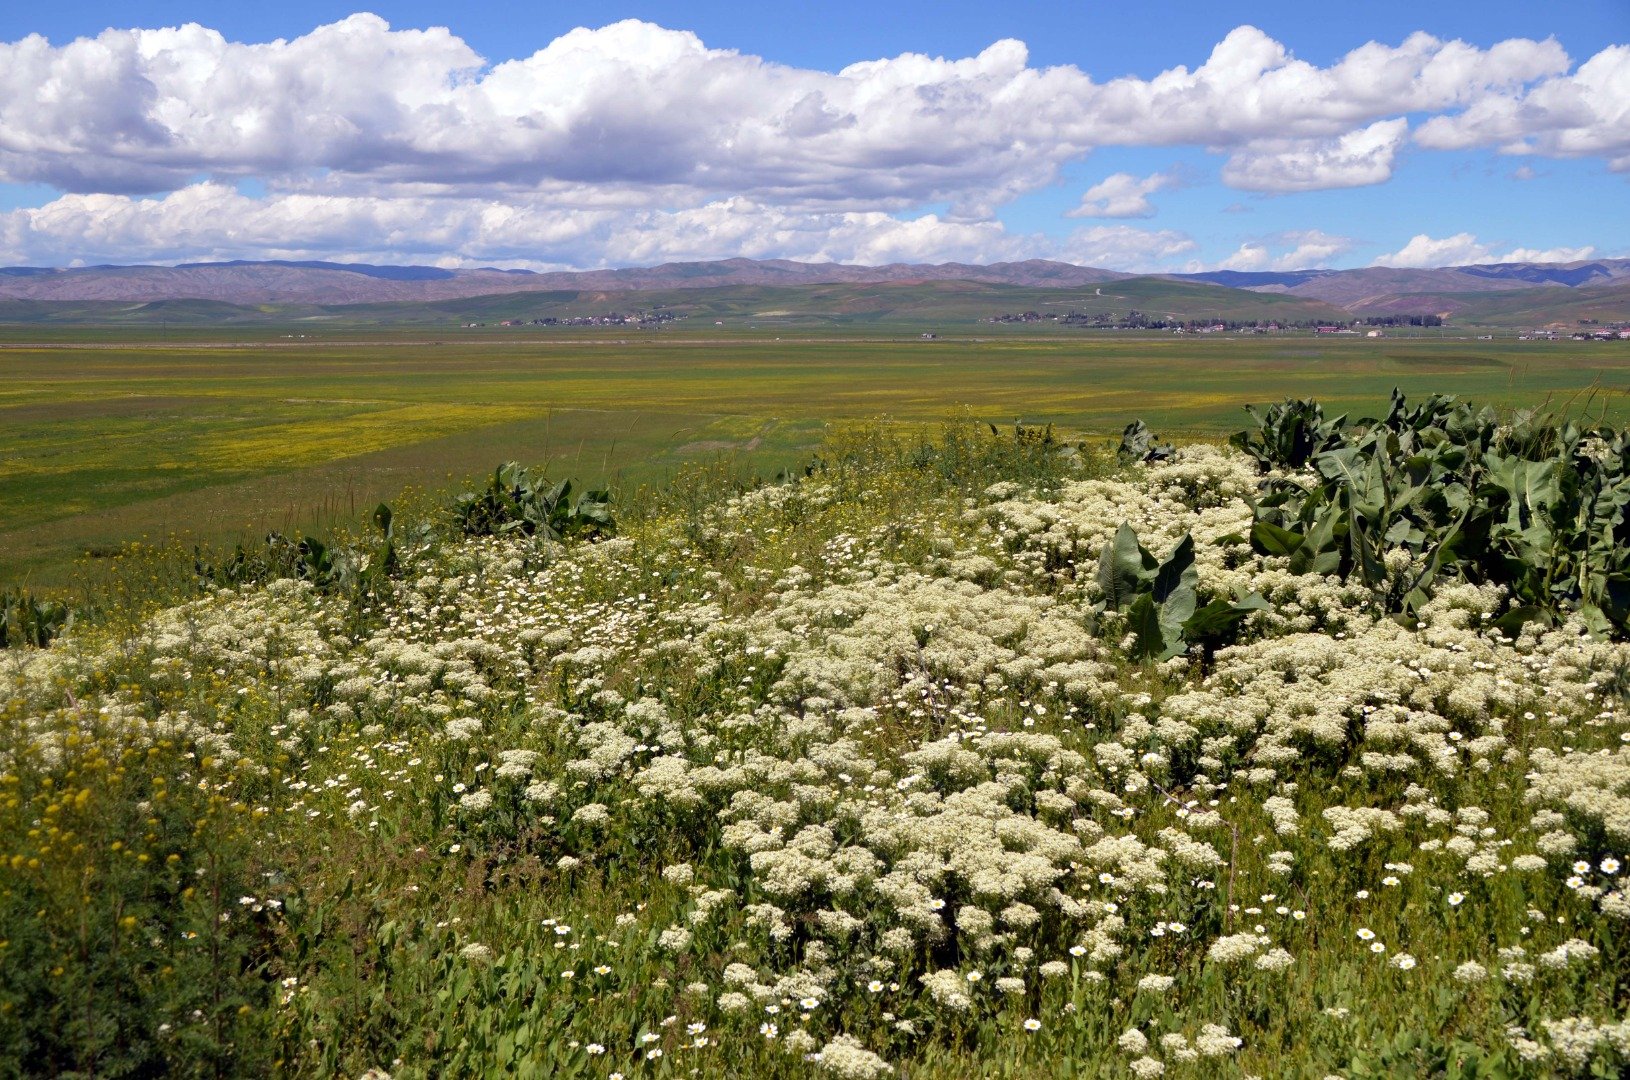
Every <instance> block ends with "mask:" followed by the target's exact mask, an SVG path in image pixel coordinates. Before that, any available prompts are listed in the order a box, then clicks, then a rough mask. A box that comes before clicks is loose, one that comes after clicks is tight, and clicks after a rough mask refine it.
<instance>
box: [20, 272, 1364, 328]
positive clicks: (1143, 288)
mask: <svg viewBox="0 0 1630 1080" xmlns="http://www.w3.org/2000/svg"><path fill="white" fill-rule="evenodd" d="M1134 309H1135V310H1138V311H1142V312H1144V313H1146V314H1149V315H1153V316H1158V317H1162V318H1169V319H1176V320H1189V319H1199V320H1205V319H1231V320H1242V321H1250V320H1257V319H1279V320H1283V321H1303V320H1333V319H1339V318H1341V317H1342V313H1341V311H1340V310H1339V309H1337V308H1334V307H1331V306H1330V305H1328V304H1325V303H1322V302H1319V301H1313V300H1306V299H1302V298H1299V297H1287V296H1280V295H1275V294H1272V293H1254V292H1247V291H1245V290H1241V289H1230V288H1226V287H1224V286H1221V285H1212V284H1208V283H1203V282H1193V281H1173V280H1170V279H1167V278H1153V277H1142V278H1127V279H1125V280H1121V281H1115V282H1110V283H1105V284H1103V285H1101V286H1084V287H1079V288H1069V289H1049V288H1036V287H1029V286H1016V285H995V284H987V283H982V282H968V281H932V282H889V283H884V284H852V283H845V284H832V285H801V286H731V287H726V288H717V289H663V290H643V291H618V292H609V291H599V290H573V291H555V292H532V293H508V294H500V295H493V296H476V297H468V298H462V299H455V300H436V301H407V302H390V303H371V304H344V305H314V304H260V305H235V304H227V303H223V302H220V301H214V300H163V301H156V302H151V303H127V302H116V301H46V300H16V301H5V302H0V323H12V324H52V325H67V324H87V325H111V326H138V325H139V326H155V325H160V324H168V325H174V326H198V325H222V326H233V325H237V326H255V325H258V326H268V325H285V326H290V325H301V324H308V325H310V324H317V325H330V326H402V327H426V328H429V327H436V326H448V327H453V326H457V325H459V324H462V323H470V322H480V323H489V324H490V323H495V322H501V321H504V320H509V319H521V320H526V321H531V320H533V319H547V318H555V319H570V318H582V317H593V316H601V315H607V314H613V313H620V314H625V315H626V314H631V313H634V312H640V311H643V312H648V313H649V312H658V311H660V312H667V313H671V314H673V315H676V316H683V317H684V318H685V319H686V320H687V322H688V323H689V324H690V325H691V326H693V327H694V326H696V325H697V324H698V323H701V324H703V325H706V324H707V323H711V322H724V323H726V324H727V325H736V326H740V325H743V324H753V325H757V326H760V327H774V326H788V327H804V328H818V327H840V326H855V327H867V326H877V327H884V326H890V325H893V326H901V327H912V328H921V329H932V328H935V327H942V326H943V327H948V328H949V327H954V326H961V327H972V326H975V325H978V324H979V323H980V322H981V321H982V320H985V319H988V318H990V317H991V316H996V315H1002V314H1016V313H1021V312H1025V311H1035V312H1038V313H1040V314H1043V315H1048V314H1056V315H1061V316H1062V315H1069V314H1072V313H1079V314H1085V315H1097V314H1115V315H1122V316H1124V315H1125V314H1127V313H1128V312H1129V311H1131V310H1134ZM1028 325H1031V326H1037V325H1040V326H1043V327H1046V326H1051V325H1052V324H1051V323H1042V324H1028Z"/></svg>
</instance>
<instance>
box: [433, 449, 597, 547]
mask: <svg viewBox="0 0 1630 1080" xmlns="http://www.w3.org/2000/svg"><path fill="white" fill-rule="evenodd" d="M452 511H453V520H454V522H455V523H456V524H457V526H458V529H459V531H460V532H462V533H463V534H464V535H465V536H504V535H508V534H510V533H519V534H521V535H524V536H543V537H547V538H548V539H551V540H565V539H569V538H575V537H583V538H592V537H601V536H615V535H617V522H616V519H614V518H613V517H612V516H611V495H610V493H609V492H606V491H603V490H595V491H585V492H583V493H582V494H581V495H579V496H577V498H575V499H574V498H572V482H571V481H570V480H562V481H560V482H558V483H551V482H550V481H549V479H548V478H547V477H545V476H543V475H542V474H541V473H534V472H532V471H530V470H528V469H526V468H524V467H522V466H520V465H518V464H516V463H515V462H513V461H509V462H505V463H504V464H502V465H500V466H498V468H497V469H495V470H494V471H493V474H492V479H491V480H489V481H488V482H487V486H486V487H485V488H484V489H482V490H481V491H466V492H465V493H463V494H462V495H460V496H458V497H457V498H456V499H454V500H453V507H452Z"/></svg>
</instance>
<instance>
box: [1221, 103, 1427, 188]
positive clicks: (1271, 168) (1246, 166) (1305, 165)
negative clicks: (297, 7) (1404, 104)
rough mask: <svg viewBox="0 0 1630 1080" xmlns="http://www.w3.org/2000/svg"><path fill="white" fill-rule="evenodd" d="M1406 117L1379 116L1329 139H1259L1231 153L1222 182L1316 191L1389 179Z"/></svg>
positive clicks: (1405, 129)
mask: <svg viewBox="0 0 1630 1080" xmlns="http://www.w3.org/2000/svg"><path fill="white" fill-rule="evenodd" d="M1408 137H1409V121H1407V120H1401V119H1400V120H1378V121H1376V122H1375V123H1373V124H1371V125H1370V126H1369V127H1365V128H1360V129H1359V130H1357V131H1349V132H1348V133H1346V134H1345V135H1341V136H1338V137H1336V138H1333V139H1260V140H1257V141H1255V142H1252V143H1247V144H1246V145H1245V146H1244V147H1243V148H1242V149H1240V150H1238V151H1236V152H1235V153H1234V155H1233V156H1232V157H1230V158H1229V159H1228V163H1227V164H1226V165H1224V166H1223V171H1222V176H1223V180H1224V181H1226V182H1227V183H1228V184H1229V185H1231V186H1233V187H1237V188H1243V189H1245V190H1247V191H1268V192H1287V191H1321V190H1325V189H1328V188H1348V187H1364V186H1366V185H1369V184H1380V183H1385V182H1386V181H1388V180H1390V179H1392V165H1393V160H1394V159H1395V158H1396V157H1397V155H1398V149H1399V147H1401V146H1403V144H1404V142H1405V140H1407V139H1408Z"/></svg>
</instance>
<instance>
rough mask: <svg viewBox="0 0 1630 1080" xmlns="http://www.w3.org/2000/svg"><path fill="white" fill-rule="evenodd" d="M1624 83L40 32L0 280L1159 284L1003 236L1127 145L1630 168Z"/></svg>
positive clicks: (1229, 48) (1533, 54)
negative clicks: (1480, 150)
mask: <svg viewBox="0 0 1630 1080" xmlns="http://www.w3.org/2000/svg"><path fill="white" fill-rule="evenodd" d="M359 72H365V73H366V77H365V78H359V77H358V73H359ZM1627 79H1630V50H1627V49H1624V48H1618V47H1615V48H1610V49H1607V50H1604V51H1603V52H1601V53H1599V54H1598V55H1597V56H1595V57H1593V58H1591V59H1590V60H1588V61H1587V62H1585V63H1583V64H1581V65H1579V67H1578V68H1577V69H1576V70H1574V69H1572V65H1571V61H1570V59H1569V58H1568V56H1567V55H1566V54H1565V53H1564V51H1563V50H1562V48H1561V46H1560V45H1558V44H1557V43H1556V42H1555V41H1554V40H1547V41H1531V40H1525V39H1516V40H1510V41H1505V42H1501V43H1499V44H1497V45H1494V46H1492V47H1490V48H1487V49H1481V48H1477V47H1474V46H1472V45H1468V44H1466V43H1464V42H1459V41H1442V40H1440V39H1438V38H1435V37H1432V36H1430V35H1427V34H1423V33H1417V34H1412V35H1410V36H1409V37H1407V38H1406V39H1404V41H1403V42H1402V43H1400V44H1398V45H1385V44H1380V43H1370V44H1367V45H1364V46H1362V47H1360V48H1358V49H1355V50H1353V51H1352V52H1350V53H1348V54H1347V55H1346V56H1344V57H1343V58H1341V59H1340V60H1339V61H1337V62H1336V63H1334V64H1332V65H1330V66H1328V67H1319V66H1316V65H1312V64H1309V63H1307V62H1305V61H1301V60H1298V59H1296V58H1295V57H1293V56H1292V55H1291V54H1290V53H1289V52H1288V50H1287V49H1286V48H1285V47H1284V46H1283V45H1282V44H1280V43H1279V42H1277V41H1275V40H1273V39H1272V38H1271V37H1269V36H1268V35H1266V34H1264V33H1263V32H1262V31H1260V30H1258V29H1255V28H1254V27H1250V26H1242V27H1240V28H1238V29H1236V30H1234V31H1232V32H1231V33H1229V34H1228V35H1227V36H1226V37H1225V38H1224V39H1223V40H1222V41H1221V42H1219V43H1218V44H1217V46H1216V47H1215V48H1214V49H1213V50H1212V52H1211V54H1210V56H1209V57H1207V58H1206V59H1205V60H1204V62H1203V63H1201V64H1199V65H1198V66H1195V67H1193V68H1192V69H1191V68H1189V67H1186V66H1179V67H1174V68H1172V69H1170V70H1167V71H1164V72H1161V73H1160V74H1158V75H1155V76H1153V77H1152V78H1148V79H1141V78H1133V77H1127V78H1118V79H1111V80H1107V81H1098V80H1095V79H1094V78H1092V77H1091V76H1090V75H1089V74H1087V73H1086V72H1083V71H1081V70H1080V69H1078V68H1076V67H1074V66H1068V65H1065V66H1056V67H1036V66H1033V65H1032V64H1031V63H1030V59H1029V54H1028V51H1027V49H1026V47H1025V46H1024V44H1023V43H1021V42H1018V41H1014V40H1003V41H998V42H996V43H994V44H992V45H991V46H990V47H989V48H987V49H985V50H984V51H982V52H980V53H979V54H978V55H975V56H970V57H964V58H954V59H947V58H938V57H929V56H924V55H920V54H915V53H905V54H902V55H900V56H895V57H890V58H885V59H878V60H871V61H866V62H863V63H856V64H852V65H850V66H848V67H846V68H844V69H842V70H840V71H837V72H827V71H819V70H812V69H806V68H797V67H791V66H787V65H783V64H778V63H774V62H772V61H769V60H766V59H764V58H761V57H757V56H752V55H747V54H743V53H740V52H737V51H734V50H727V49H714V48H709V47H708V46H707V45H706V44H705V43H704V42H702V41H701V40H700V39H699V38H698V37H697V36H696V35H695V34H692V33H689V32H686V31H683V30H673V29H667V28H664V27H661V26H657V25H653V24H651V23H645V22H638V21H624V22H618V23H614V24H611V25H609V26H605V27H601V28H598V29H578V30H574V31H572V32H570V33H568V34H565V35H562V36H561V37H559V38H557V39H555V40H554V41H552V42H550V43H548V44H547V45H546V46H545V47H544V48H542V49H539V50H538V51H537V52H535V53H533V54H532V55H530V56H527V57H525V58H522V59H517V60H512V61H507V62H504V63H498V64H489V63H487V62H486V61H485V60H484V59H483V58H482V57H481V56H479V55H477V54H476V53H475V52H474V51H473V50H472V49H471V48H470V47H469V45H467V44H466V43H465V42H464V41H462V40H461V39H460V38H459V37H457V36H456V35H454V34H453V33H452V32H451V31H449V30H447V29H442V28H433V29H428V30H396V29H392V28H391V27H390V26H389V25H388V24H387V23H386V22H385V21H384V20H382V19H380V18H378V17H377V16H374V15H368V14H359V15H354V16H351V17H350V18H347V19H344V20H342V21H340V22H337V23H333V24H331V25H327V26H322V27H318V28H317V29H315V30H313V31H312V32H311V33H309V34H306V35H305V36H302V37H299V38H295V39H293V40H278V41H273V42H269V43H255V44H250V43H241V42H234V41H229V40H226V39H225V38H224V37H223V36H222V35H221V34H219V33H218V32H216V31H214V30H211V29H209V28H207V27H204V26H200V25H197V24H189V25H186V26H182V27H178V28H169V29H156V30H145V29H138V30H108V31H105V32H104V33H102V34H101V35H99V36H97V37H96V38H85V39H80V40H76V41H73V42H68V43H64V44H53V43H51V42H48V41H47V40H45V39H44V38H42V37H39V36H37V35H35V36H30V37H27V38H23V39H22V40H20V41H15V42H11V43H0V182H10V183H30V184H45V185H50V186H52V187H54V188H56V189H58V190H59V191H61V192H62V193H63V195H62V197H60V198H59V199H57V200H56V201H54V202H52V203H51V204H49V205H47V206H45V207H41V208H37V209H30V210H23V211H11V212H9V213H6V214H3V215H0V259H3V260H4V261H7V262H16V261H49V260H58V259H62V258H64V257H66V258H70V259H72V258H85V259H89V258H110V259H128V258H132V257H136V258H146V259H160V258H164V257H166V255H167V254H169V253H175V255H176V257H199V256H214V255H219V256H247V257H260V256H271V255H276V254H282V255H290V256H294V255H311V254H321V253H324V252H332V251H342V250H343V251H347V252H357V253H362V252H372V253H377V254H382V255H385V256H387V257H391V258H398V259H399V258H402V257H407V256H415V255H424V254H428V253H437V254H440V255H446V256H449V257H450V258H452V259H453V260H455V261H464V262H469V261H492V260H507V261H512V262H521V263H526V264H531V265H572V266H583V265H603V264H614V263H617V262H619V261H622V260H626V259H636V260H637V259H646V258H652V257H664V258H681V257H698V258H703V257H706V258H711V257H719V256H722V255H738V254H740V255H752V254H760V255H779V256H785V257H816V256H822V257H832V258H841V259H845V260H856V261H870V260H871V259H872V258H874V257H882V256H881V254H880V253H889V252H896V253H900V255H901V257H907V256H910V257H920V258H974V257H987V256H988V257H1010V256H1012V255H1022V254H1044V253H1048V252H1052V253H1054V254H1058V253H1060V252H1063V251H1067V250H1068V251H1076V250H1081V251H1100V252H1102V253H1104V254H1105V255H1106V256H1110V257H1113V258H1116V259H1120V260H1122V261H1121V262H1120V263H1118V264H1117V263H1109V264H1108V265H1121V266H1126V267H1130V268H1143V267H1142V266H1140V265H1137V261H1138V260H1144V259H1163V258H1169V257H1171V255H1172V254H1174V253H1178V252H1181V251H1184V250H1187V249H1186V248H1184V247H1183V246H1182V245H1183V244H1185V243H1188V244H1190V245H1192V241H1191V240H1189V239H1188V238H1187V237H1184V236H1182V235H1181V234H1178V233H1174V232H1172V231H1171V230H1157V231H1143V232H1138V231H1137V230H1133V231H1132V232H1130V233H1129V232H1125V231H1116V230H1115V229H1108V230H1104V229H1090V230H1085V231H1082V232H1078V233H1075V234H1072V235H1071V236H1069V237H1067V238H1062V239H1052V240H1048V239H1045V238H1041V237H1036V236H1017V235H1014V234H1012V233H1010V232H1009V231H1008V230H1006V229H1005V228H1003V227H1002V226H1001V225H1000V224H999V223H998V222H996V221H995V220H994V216H995V213H996V211H997V209H998V208H1000V207H1002V206H1004V205H1005V204H1007V203H1008V202H1010V201H1012V200H1013V199H1015V198H1017V197H1018V196H1020V195H1023V194H1025V193H1028V192H1032V191H1036V190H1038V189H1040V188H1043V187H1045V186H1047V185H1051V184H1054V183H1057V182H1058V180H1059V177H1060V175H1061V172H1060V171H1061V168H1062V167H1063V166H1064V165H1066V164H1068V163H1072V162H1077V161H1080V160H1082V159H1084V158H1086V157H1088V156H1090V155H1091V154H1092V152H1093V151H1094V150H1096V149H1098V148H1101V147H1112V146H1156V147H1159V146H1170V147H1180V146H1181V147H1192V146H1198V147H1204V148H1206V149H1208V150H1210V151H1212V152H1215V153H1217V154H1219V155H1221V156H1222V157H1223V160H1224V164H1223V166H1222V169H1221V177H1222V180H1223V182H1224V183H1226V184H1228V185H1231V186H1233V187H1236V188H1239V189H1242V190H1247V191H1256V192H1268V193H1291V192H1303V191H1313V190H1322V189H1330V188H1341V187H1351V186H1357V185H1366V184H1377V183H1382V182H1385V181H1386V180H1387V179H1388V178H1390V177H1391V175H1392V174H1393V171H1394V169H1395V168H1396V167H1397V164H1398V161H1399V158H1400V155H1401V154H1402V152H1403V151H1404V150H1405V148H1406V147H1407V146H1409V145H1410V144H1411V142H1412V141H1413V142H1414V143H1415V144H1416V145H1418V146H1421V147H1426V148H1453V147H1463V146H1474V145H1476V146H1481V145H1492V146H1498V147H1499V148H1501V149H1511V150H1513V151H1514V152H1515V151H1516V150H1518V149H1519V148H1520V152H1522V153H1524V154H1528V155H1539V156H1545V155H1552V156H1580V155H1586V154H1600V155H1602V156H1604V157H1606V158H1608V159H1609V160H1610V161H1611V162H1612V164H1613V166H1614V167H1615V168H1619V167H1624V168H1630V141H1627V140H1630V135H1627V134H1626V132H1627V131H1630V123H1627V122H1626V109H1627V108H1630V90H1627V89H1626V80H1627ZM1412 124H1413V125H1414V128H1413V132H1414V133H1413V134H1412ZM242 180H252V181H254V182H255V184H256V185H264V188H265V194H264V195H263V196H262V195H256V196H254V197H251V196H247V195H241V194H238V193H237V191H236V190H235V189H234V187H233V185H234V183H236V182H238V181H242ZM1169 186H1171V179H1170V177H1169V176H1167V175H1164V174H1161V173H1156V174H1154V175H1152V176H1149V177H1142V178H1140V177H1136V176H1132V175H1130V174H1125V173H1120V174H1115V175H1113V176H1111V177H1109V178H1108V179H1106V180H1104V181H1102V182H1100V183H1099V184H1097V185H1095V186H1094V187H1092V188H1091V189H1090V190H1088V191H1087V192H1085V193H1084V194H1083V196H1082V200H1081V204H1080V206H1079V207H1078V208H1077V209H1076V210H1075V211H1073V212H1072V215H1073V216H1079V217H1102V218H1127V217H1147V216H1149V215H1151V214H1153V213H1154V206H1153V204H1152V203H1151V202H1150V201H1149V198H1148V196H1149V195H1151V194H1153V193H1154V192H1156V191H1159V190H1162V189H1164V188H1167V187H1169ZM931 207H932V208H936V209H934V210H933V211H932V212H930V209H929V208H931ZM1134 233H1135V234H1136V235H1133V234H1134ZM663 244H666V245H670V246H665V247H661V249H660V252H659V253H657V246H659V245H663Z"/></svg>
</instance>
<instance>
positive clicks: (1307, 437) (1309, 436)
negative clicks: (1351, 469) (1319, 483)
mask: <svg viewBox="0 0 1630 1080" xmlns="http://www.w3.org/2000/svg"><path fill="white" fill-rule="evenodd" d="M1245 411H1246V412H1248V413H1250V414H1251V417H1252V419H1254V420H1255V421H1256V430H1255V431H1252V430H1250V429H1246V430H1245V431H1241V432H1238V433H1236V434H1234V435H1233V436H1231V437H1230V438H1229V440H1228V441H1229V443H1230V444H1231V445H1233V446H1234V447H1236V448H1238V449H1240V450H1243V451H1244V452H1245V453H1247V454H1250V455H1251V456H1252V457H1254V458H1256V459H1257V461H1258V462H1259V463H1260V464H1261V465H1262V466H1263V467H1264V468H1267V467H1268V466H1271V465H1278V466H1281V467H1284V468H1291V469H1299V468H1301V467H1302V466H1304V465H1306V464H1307V463H1308V461H1309V460H1310V459H1311V458H1312V457H1313V456H1314V455H1315V454H1318V453H1320V452H1322V451H1325V450H1331V449H1334V448H1335V447H1337V446H1340V445H1341V441H1342V428H1343V427H1344V426H1345V425H1346V423H1347V417H1345V416H1338V417H1336V418H1335V419H1334V420H1326V419H1325V418H1324V408H1323V406H1321V405H1320V404H1319V403H1318V402H1316V401H1313V400H1311V399H1309V400H1305V401H1304V400H1303V399H1301V398H1286V399H1285V400H1284V401H1283V402H1281V403H1279V404H1277V405H1270V406H1268V410H1267V412H1265V413H1259V412H1257V410H1256V406H1254V405H1247V406H1246V407H1245Z"/></svg>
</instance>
